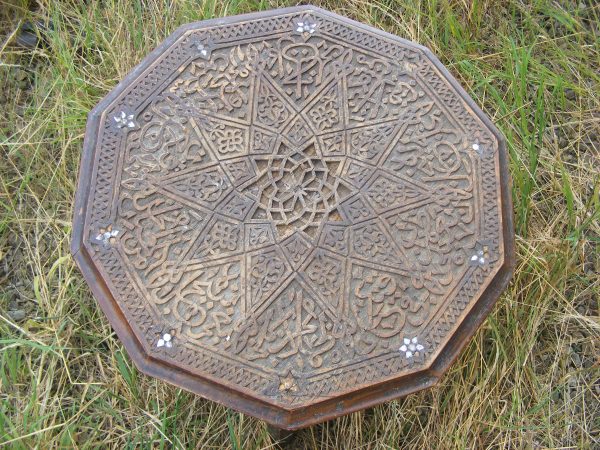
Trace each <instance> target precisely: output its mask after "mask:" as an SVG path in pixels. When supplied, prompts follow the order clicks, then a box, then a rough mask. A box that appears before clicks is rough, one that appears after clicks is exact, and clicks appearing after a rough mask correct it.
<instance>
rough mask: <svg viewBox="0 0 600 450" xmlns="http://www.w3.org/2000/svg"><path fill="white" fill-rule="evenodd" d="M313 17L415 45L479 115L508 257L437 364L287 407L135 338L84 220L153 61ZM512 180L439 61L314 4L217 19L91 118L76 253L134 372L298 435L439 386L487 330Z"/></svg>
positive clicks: (498, 282) (499, 281)
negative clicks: (120, 109)
mask: <svg viewBox="0 0 600 450" xmlns="http://www.w3.org/2000/svg"><path fill="white" fill-rule="evenodd" d="M308 12H314V13H317V14H319V15H321V16H328V17H329V18H332V19H335V20H336V21H338V22H342V23H345V24H346V25H349V26H351V27H353V28H355V29H357V30H359V31H366V32H369V33H371V34H375V35H379V36H382V37H385V38H386V39H388V40H394V41H396V42H399V43H401V44H403V45H409V46H411V47H413V48H414V49H415V50H417V51H419V52H420V53H421V54H422V55H424V56H425V57H426V58H428V59H429V61H430V62H431V63H432V64H433V65H434V66H435V68H436V69H437V70H438V71H439V72H440V74H441V75H442V76H443V77H444V78H445V79H446V80H447V81H448V83H449V84H450V85H451V86H452V88H453V89H454V90H455V93H456V94H457V95H459V96H460V98H461V99H462V100H463V101H464V102H465V103H466V105H467V106H468V108H470V109H471V110H472V111H473V113H474V114H475V115H477V116H478V118H479V119H480V120H481V121H482V122H483V124H484V125H485V126H486V127H487V128H488V129H489V131H490V132H491V133H492V134H493V135H494V137H495V139H496V141H497V151H496V165H497V169H496V170H497V175H498V180H499V185H500V186H499V188H500V204H501V211H500V214H499V218H498V219H499V221H500V222H501V227H502V239H503V250H504V252H503V254H501V255H499V257H500V258H501V259H502V264H501V265H500V266H499V268H498V270H497V272H496V274H495V275H494V276H493V278H492V279H491V281H489V283H488V284H487V285H486V286H485V289H484V290H483V292H482V293H481V295H480V296H479V298H478V300H475V299H473V300H472V303H474V304H473V305H472V306H471V308H470V310H469V311H468V313H467V315H466V316H465V317H464V318H463V320H462V321H461V322H460V324H459V325H458V327H457V328H456V329H455V330H454V332H453V333H452V336H451V337H450V338H449V339H448V340H447V342H446V344H445V345H444V346H443V348H442V349H441V350H440V351H438V353H437V355H435V357H434V358H432V360H431V363H430V364H429V366H428V367H426V368H425V369H423V370H421V371H418V372H415V373H412V374H409V375H406V376H402V377H398V378H393V377H390V379H387V380H385V381H383V382H379V383H375V384H365V385H359V386H356V388H355V389H354V390H352V391H350V392H347V393H345V394H343V395H339V396H335V397H332V398H329V399H325V400H320V401H318V402H316V403H314V404H312V405H310V406H300V407H292V408H286V407H284V406H281V405H278V404H276V403H272V402H269V401H265V400H264V399H260V398H256V397H253V396H252V395H251V393H249V392H247V391H244V390H243V389H239V388H237V387H236V386H235V385H227V384H225V383H219V382H217V381H215V380H214V379H211V378H210V377H199V376H198V375H197V374H191V373H190V372H188V371H186V370H184V369H182V368H181V367H178V366H175V365H173V364H169V363H168V362H166V361H161V360H158V359H157V358H155V357H153V356H150V355H149V354H148V352H147V350H146V349H145V348H144V345H143V344H142V343H141V342H140V339H139V338H138V337H137V336H136V333H135V332H134V330H133V328H132V324H131V323H130V322H129V321H128V319H127V317H126V316H125V315H124V314H123V312H122V311H121V309H120V307H119V306H118V305H117V302H116V300H115V298H114V297H113V294H112V293H111V288H110V284H109V283H108V282H107V281H106V280H105V274H103V273H102V269H101V268H100V267H98V266H97V265H96V264H95V262H94V261H93V259H92V257H91V249H90V247H89V243H88V242H87V241H86V239H85V236H87V235H88V234H89V230H88V226H89V224H88V223H86V214H87V208H88V199H89V197H90V189H91V185H90V180H91V179H92V175H93V171H94V161H95V157H96V150H97V138H98V136H99V130H100V128H101V126H102V123H103V120H104V119H105V118H106V114H107V111H108V109H109V108H110V106H111V104H112V103H113V102H114V101H115V99H117V98H119V96H120V95H121V94H122V93H123V92H124V91H125V90H126V88H127V87H128V86H130V85H131V84H132V83H134V82H135V81H136V80H137V79H138V78H139V77H140V76H141V75H142V74H143V73H144V72H145V71H146V70H147V69H148V68H149V67H150V66H152V64H153V63H154V61H155V60H156V59H157V58H158V57H160V56H161V55H162V54H163V53H164V52H165V50H167V49H168V48H169V47H171V46H172V45H173V44H174V43H175V42H177V41H178V40H179V39H180V38H181V37H182V36H184V35H185V34H186V33H188V32H190V31H192V30H197V29H201V28H204V27H211V26H217V25H225V24H230V23H236V22H239V21H243V20H254V19H263V18H268V17H272V16H279V15H283V14H291V13H308ZM508 180H509V174H508V161H507V152H506V144H505V141H504V138H503V137H502V135H501V134H500V133H499V131H498V130H497V129H496V128H495V126H494V125H493V124H492V123H491V122H490V121H489V119H488V118H487V117H486V116H485V114H484V113H483V112H482V111H481V110H480V109H479V108H478V107H477V105H476V104H475V103H474V102H473V100H472V99H471V98H470V97H469V96H468V94H467V93H466V92H465V91H464V90H463V89H462V88H461V87H460V86H459V84H458V83H457V82H456V80H455V79H454V78H453V77H452V75H451V74H450V73H449V72H448V71H447V70H446V69H445V68H444V66H443V65H442V64H441V62H440V61H439V60H438V59H437V58H436V57H435V56H434V55H433V54H432V53H431V52H430V51H429V50H428V49H427V48H425V47H422V46H420V45H417V44H414V43H412V42H408V41H405V40H403V39H401V38H398V37H397V36H393V35H391V34H388V33H385V32H383V31H380V30H377V29H374V28H372V27H369V26H366V25H363V24H360V23H358V22H355V21H352V20H350V19H347V18H344V17H341V16H338V15H335V14H333V13H330V12H328V11H325V10H322V9H319V8H316V7H313V6H300V7H294V8H284V9H279V10H273V11H267V12H262V13H254V14H248V15H244V16H235V17H230V18H226V19H213V20H208V21H203V22H198V23H192V24H188V25H184V26H182V27H180V28H179V29H177V30H176V31H175V32H174V33H173V34H171V35H170V36H169V37H168V38H167V39H166V40H165V41H164V42H163V43H162V44H161V45H160V46H159V47H158V48H157V49H155V50H154V51H153V52H151V53H150V54H149V55H148V56H147V57H146V58H145V59H144V60H143V61H142V63H141V64H139V65H138V66H137V67H136V68H135V69H134V70H133V71H132V72H131V73H130V74H129V75H128V76H127V77H126V78H125V79H124V80H123V81H122V82H121V83H119V85H118V86H117V87H116V88H115V89H114V90H113V91H111V93H109V94H108V95H107V96H106V97H105V98H104V99H103V100H102V101H101V102H100V103H99V104H98V105H97V106H96V107H95V108H94V109H93V110H92V112H91V113H90V114H89V116H88V124H87V128H86V137H85V142H84V151H83V157H82V161H81V166H80V173H79V182H78V190H77V195H76V199H75V213H74V227H73V236H72V246H71V251H72V254H73V256H74V258H75V260H76V262H77V264H78V265H79V267H80V269H81V271H82V273H83V275H84V278H85V279H86V281H87V282H88V284H89V285H90V287H91V289H92V292H93V294H94V296H95V297H96V298H97V300H98V302H99V303H100V306H101V308H102V310H103V311H104V313H105V314H106V315H107V317H108V318H109V321H110V323H111V325H112V326H113V328H114V329H115V331H116V333H117V335H118V336H119V338H120V339H121V341H122V342H123V344H124V346H125V348H126V349H127V351H128V353H129V354H130V356H131V357H132V359H133V360H134V362H135V364H136V366H137V367H138V368H139V369H140V370H141V371H142V372H144V373H146V374H149V375H152V376H155V377H158V378H161V379H164V380H167V381H169V382H171V383H173V384H176V385H178V386H180V387H182V388H184V389H187V390H190V391H192V392H195V393H197V394H200V395H202V396H204V397H206V398H209V399H211V400H214V401H216V402H219V403H221V404H223V405H226V406H229V407H232V408H234V409H237V410H240V411H242V412H244V413H247V414H249V415H252V416H255V417H259V418H261V419H264V420H266V421H267V422H269V423H271V424H273V425H275V426H278V427H281V428H285V429H298V428H302V427H304V426H308V425H311V424H314V423H318V422H321V421H324V420H328V419H331V418H334V417H337V416H340V415H343V414H348V413H350V412H353V411H357V410H360V409H363V408H367V407H370V406H374V405H376V404H379V403H381V402H384V401H388V400H391V399H394V398H398V397H402V396H405V395H407V394H409V393H412V392H415V391H418V390H420V389H423V388H426V387H429V386H431V385H433V384H434V383H435V382H437V381H438V380H439V378H440V377H441V376H442V374H443V373H444V372H445V371H446V370H447V369H448V367H449V366H450V365H451V363H452V362H453V361H454V360H455V359H456V357H457V356H458V354H459V353H460V351H461V349H462V348H463V347H464V346H465V345H466V343H467V342H468V340H469V339H470V337H471V336H472V335H473V334H474V333H475V331H476V330H477V328H478V327H479V326H480V325H481V323H482V322H483V320H484V319H485V317H486V316H487V314H489V312H490V310H491V308H492V307H493V305H494V303H495V301H496V299H497V298H498V297H499V295H500V293H501V292H502V291H503V290H504V289H505V287H506V285H507V284H508V282H509V280H510V277H511V275H512V271H513V269H514V238H513V225H512V205H511V198H510V186H509V181H508ZM92 252H93V251H92Z"/></svg>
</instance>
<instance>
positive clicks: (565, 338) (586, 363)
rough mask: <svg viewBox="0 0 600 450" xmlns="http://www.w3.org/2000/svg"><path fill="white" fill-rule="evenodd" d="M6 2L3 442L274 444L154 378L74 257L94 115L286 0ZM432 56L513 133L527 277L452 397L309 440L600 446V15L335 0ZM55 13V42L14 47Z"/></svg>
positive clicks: (543, 6)
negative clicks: (232, 26) (229, 22)
mask: <svg viewBox="0 0 600 450" xmlns="http://www.w3.org/2000/svg"><path fill="white" fill-rule="evenodd" d="M27 3H28V2H26V1H24V0H23V1H21V2H19V1H14V2H11V4H6V3H0V21H1V23H0V33H2V38H1V40H0V81H1V82H2V90H1V92H0V151H1V152H2V155H1V158H0V206H1V210H0V447H1V446H3V445H5V446H7V447H10V448H30V447H36V448H62V447H64V448H119V449H121V448H180V447H181V448H215V449H222V448H240V449H259V448H273V447H274V444H273V443H272V441H271V439H270V437H269V436H268V434H267V433H266V430H265V427H264V425H263V424H262V423H260V422H258V421H256V420H254V419H251V418H248V417H244V416H242V415H240V414H238V413H235V412H232V411H228V410H226V409H224V408H222V407H220V406H217V405H215V404H213V403H210V402H207V401H204V400H202V399H200V398H198V397H195V396H194V395H192V394H189V393H186V392H183V391H180V390H178V389H176V388H174V387H171V386H169V385H167V384H165V383H163V382H160V381H156V380H154V379H150V378H148V377H145V376H143V375H141V374H140V373H139V372H138V371H137V370H136V369H135V368H134V367H133V365H132V363H131V361H130V360H129V358H128V356H127V355H126V354H125V353H124V351H123V349H122V347H121V345H120V343H119V342H118V340H117V339H116V336H115V335H114V333H113V332H112V330H111V328H110V326H109V325H108V323H107V321H106V319H105V317H104V316H103V314H102V313H101V311H100V310H99V308H98V306H97V305H96V302H95V301H94V299H93V298H92V296H91V294H90V292H89V290H88V289H87V287H86V286H85V284H84V283H83V281H82V278H81V276H80V275H79V273H78V271H77V270H76V268H75V266H74V264H73V262H72V260H71V258H70V257H69V256H68V244H69V242H68V240H69V235H70V229H71V225H70V221H71V212H72V211H71V208H72V199H73V193H74V187H75V180H76V174H77V167H78V164H79V157H80V151H81V145H82V138H83V131H84V126H85V120H86V114H87V112H88V111H89V110H90V109H91V107H92V106H93V105H94V104H95V103H96V102H97V101H98V100H99V99H100V98H101V97H102V96H103V95H104V94H105V93H106V92H108V91H109V90H110V89H111V88H112V87H113V86H114V85H115V84H116V83H117V82H118V80H120V79H121V78H123V76H124V75H125V74H126V73H127V72H128V71H129V70H130V69H131V68H133V67H134V66H135V65H136V64H137V63H138V62H139V61H140V60H141V58H142V57H143V55H145V54H146V53H147V52H149V51H150V50H151V49H152V48H154V47H155V46H156V45H157V44H158V43H159V42H160V41H161V40H162V39H163V38H164V37H166V36H167V35H168V34H169V33H170V32H171V31H172V30H174V29H175V28H176V27H177V26H178V25H180V24H182V23H185V22H189V21H193V20H200V19H203V18H209V17H213V16H223V15H230V14H236V13H241V12H248V11H253V10H259V9H268V8H270V7H276V6H283V5H284V4H283V3H276V2H268V1H261V2H256V1H244V0H236V1H229V2H222V3H221V2H217V1H216V0H215V1H201V0H198V1H191V0H188V1H184V0H181V1H174V0H173V1H168V0H164V1H158V0H154V1H151V0H148V1H145V2H142V1H123V2H117V1H105V2H102V3H100V2H87V3H88V4H87V5H85V4H83V2H78V1H76V0H71V1H60V2H59V1H56V2H49V1H39V2H37V3H36V4H35V5H33V8H32V9H29V7H28V5H27ZM318 3H319V5H320V6H323V7H325V8H328V9H332V10H335V11H336V12H338V13H341V14H344V15H347V16H350V17H352V18H355V19H357V20H359V21H363V22H366V23H369V24H371V25H374V26H376V27H379V28H383V29H385V30H387V31H390V32H393V33H396V34H398V35H400V36H403V37H406V38H408V39H412V40H415V41H417V42H420V43H421V44H424V45H426V46H429V47H430V48H432V50H433V51H434V52H436V53H437V54H438V55H439V56H440V57H441V59H442V60H443V62H444V63H445V64H447V66H448V68H449V69H450V70H451V71H452V72H453V73H454V75H455V76H456V77H457V79H458V80H459V81H460V82H461V83H462V84H463V86H464V87H465V88H466V89H467V91H468V92H469V93H470V94H471V95H472V96H473V97H474V98H475V99H476V101H477V102H478V103H479V104H480V105H482V106H483V108H484V109H485V111H486V112H487V113H488V114H489V116H490V117H491V118H492V119H493V120H494V121H495V122H496V123H497V124H498V126H499V128H500V129H501V130H502V131H503V132H504V133H505V135H506V137H507V139H508V142H509V149H510V155H511V173H512V176H513V199H514V205H515V223H516V227H517V254H518V265H517V269H516V274H515V277H514V280H513V283H512V284H511V286H510V287H509V289H508V290H507V292H506V293H505V294H504V295H503V296H502V298H501V299H500V300H499V302H498V305H497V307H496V309H495V310H494V312H493V314H492V315H491V316H490V317H489V319H488V320H487V321H486V322H485V324H484V326H483V327H482V329H481V330H480V331H479V332H478V333H477V335H476V336H475V338H474V339H473V341H472V342H471V343H470V345H469V346H468V348H467V349H466V351H465V352H464V353H463V354H462V356H461V357H460V359H459V360H458V361H457V363H456V364H455V365H454V366H453V368H452V369H451V371H450V372H449V373H448V374H447V376H446V377H445V378H444V379H443V381H442V382H441V384H439V385H438V386H437V387H435V388H433V389H431V390H428V391H425V392H421V393H419V394H416V395H412V396H410V397H408V398H406V399H404V400H400V401H395V402H391V403H389V404H385V405H381V406H379V407H377V408H374V409H372V410H368V411H364V412H361V413H356V414H353V415H351V416H348V417H343V418H341V419H339V420H337V421H333V422H330V423H326V424H323V425H320V426H316V427H312V428H309V429H306V430H304V431H301V432H300V433H299V434H298V436H297V437H296V438H295V440H294V442H293V447H297V448H329V449H367V448H368V449H386V448H415V449H423V448H439V449H451V448H458V449H462V448H477V449H479V448H590V449H591V448H599V447H600V435H599V433H600V382H599V378H600V367H599V355H600V352H599V346H600V340H599V339H598V338H599V336H600V322H599V318H598V294H599V290H600V282H599V277H598V273H599V271H600V256H599V252H598V245H599V236H600V225H599V218H600V200H599V193H600V175H599V174H600V98H599V96H600V89H599V88H600V75H599V74H600V53H599V50H600V31H599V28H600V25H599V24H600V20H599V19H600V9H599V7H598V6H597V5H596V6H594V3H595V2H593V1H588V2H567V1H545V0H538V1H535V2H531V3H529V2H525V1H521V0H506V1H500V0H497V1H481V0H479V1H472V2H471V1H465V0H422V1H419V0H410V1H406V2H404V1H399V0H375V1H361V0H350V1H344V2H342V1H333V0H332V1H325V2H318ZM27 21H33V22H36V21H39V22H40V23H41V24H42V25H43V26H42V27H41V28H38V29H39V30H41V31H40V33H41V34H40V36H39V38H40V39H41V41H42V44H41V45H40V46H38V47H37V48H35V49H28V48H24V47H19V46H17V45H16V41H17V38H18V37H19V35H20V34H19V27H20V26H22V25H23V24H24V23H25V22H27Z"/></svg>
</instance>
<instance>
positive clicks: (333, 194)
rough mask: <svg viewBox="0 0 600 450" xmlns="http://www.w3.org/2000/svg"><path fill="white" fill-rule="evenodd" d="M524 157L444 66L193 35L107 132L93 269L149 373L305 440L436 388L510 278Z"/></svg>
mask: <svg viewBox="0 0 600 450" xmlns="http://www.w3.org/2000/svg"><path fill="white" fill-rule="evenodd" d="M509 195H510V193H509V189H508V172H507V155H506V149H505V143H504V140H503V138H502V137H501V135H500V133H499V132H498V130H497V129H496V128H495V127H494V126H493V125H492V123H491V122H490V121H489V119H487V118H486V117H485V115H484V114H483V113H482V112H481V110H480V109H479V108H478V107H477V106H476V105H475V104H474V102H473V101H472V100H471V99H470V98H469V97H468V96H467V94H466V93H465V92H464V91H463V90H462V89H461V88H460V87H459V85H458V84H457V82H456V81H455V80H454V78H452V76H451V75H450V74H449V73H448V71H447V70H446V69H445V68H444V67H443V66H442V65H441V63H440V62H439V61H438V60H437V59H436V58H435V57H434V56H433V55H432V54H431V52H429V51H428V50H427V49H425V48H424V47H421V46H419V45H417V44H414V43H411V42H408V41H405V40H403V39H400V38H398V37H396V36H392V35H390V34H387V33H384V32H382V31H379V30H376V29H373V28H371V27H368V26H365V25H362V24H359V23H356V22H353V21H351V20H349V19H346V18H344V17H340V16H338V15H335V14H333V13H330V12H327V11H324V10H321V9H318V8H315V7H312V6H303V7H296V8H289V9H281V10H275V11H269V12H265V13H260V14H251V15H245V16H237V17H231V18H227V19H219V20H210V21H205V22H200V23H195V24H190V25H186V26H183V27H181V28H179V29H178V30H177V31H176V32H175V33H174V34H173V35H172V36H171V37H169V38H168V39H167V41H166V42H164V43H163V44H162V45H161V46H160V47H159V48H157V49H156V50H155V51H153V52H152V53H151V54H150V55H149V56H148V57H147V58H146V59H145V60H144V61H143V62H142V63H141V64H140V65H139V66H138V67H137V68H136V69H135V70H134V71H133V72H132V73H131V74H130V75H129V76H127V78H126V79H125V80H124V81H123V82H122V83H120V84H119V85H118V86H117V87H116V88H115V89H114V90H113V91H112V92H111V93H110V94H109V95H108V96H107V97H106V98H105V99H104V100H102V101H101V102H100V103H99V105H98V106H97V107H96V108H95V109H94V110H93V111H92V112H91V113H90V116H89V121H88V128H87V132H86V140H85V149H84V154H83V159H82V163H81V172H80V179H79V187H78V191H77V198H76V207H75V209H76V211H75V218H74V232H73V245H72V248H73V254H74V256H75V258H76V260H77V262H78V264H79V266H80V268H81V270H82V272H83V274H84V276H85V278H86V280H87V282H88V283H89V285H90V287H91V289H92V291H93V293H94V294H95V296H96V298H97V299H98V301H99V302H100V305H101V306H102V308H103V310H104V312H105V313H106V315H107V316H108V318H109V320H110V322H111V324H112V326H113V327H114V329H115V330H116V332H117V334H118V336H119V337H120V339H121V340H122V341H123V343H124V345H125V347H126V349H127V351H128V352H129V354H130V355H131V357H132V358H133V360H134V361H135V363H136V364H137V366H138V367H139V368H140V370H142V371H143V372H145V373H147V374H150V375H153V376H156V377H159V378H162V379H164V380H166V381H169V382H171V383H174V384H176V385H178V386H181V387H183V388H185V389H188V390H191V391H193V392H196V393H198V394H200V395H202V396H204V397H207V398H209V399H212V400H215V401H217V402H220V403H222V404H225V405H227V406H229V407H232V408H235V409H238V410H240V411H243V412H245V413H248V414H251V415H253V416H256V417H259V418H262V419H264V420H266V421H268V422H269V423H271V424H274V425H276V426H279V427H282V428H288V429H295V428H300V427H303V426H306V425H309V424H312V423H316V422H320V421H323V420H326V419H330V418H332V417H336V416H339V415H341V414H346V413H349V412H352V411H356V410H358V409H361V408H365V407H368V406H372V405H375V404H377V403H380V402H382V401H386V400H390V399H393V398H397V397H400V396H403V395H406V394H408V393H410V392H414V391H417V390H419V389H422V388H425V387H427V386H431V385H432V384H434V383H435V382H436V381H437V380H438V379H439V377H440V376H441V374H442V373H443V372H444V371H445V370H446V369H447V368H448V366H449V365H450V364H451V362H452V361H453V360H454V358H455V357H456V356H457V355H458V353H459V351H460V350H461V348H462V347H463V346H464V344H465V343H466V342H467V340H468V339H469V338H470V337H471V336H472V335H473V333H474V332H475V330H476V329H477V327H478V326H479V325H480V324H481V322H482V321H483V319H484V318H485V316H486V315H487V313H488V312H489V311H490V309H491V307H492V306H493V303H494V301H495V300H496V299H497V297H498V296H499V294H500V292H501V291H502V290H503V289H504V287H505V286H506V284H507V283H508V280H509V278H510V275H511V272H512V266H513V259H514V258H513V236H512V233H513V231H512V213H511V205H510V198H509Z"/></svg>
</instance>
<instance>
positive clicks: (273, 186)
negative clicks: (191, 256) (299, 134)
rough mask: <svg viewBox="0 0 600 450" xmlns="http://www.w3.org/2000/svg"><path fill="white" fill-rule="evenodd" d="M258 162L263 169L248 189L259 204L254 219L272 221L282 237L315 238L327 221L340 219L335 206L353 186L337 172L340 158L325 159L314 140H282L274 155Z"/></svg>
mask: <svg viewBox="0 0 600 450" xmlns="http://www.w3.org/2000/svg"><path fill="white" fill-rule="evenodd" d="M256 162H257V165H258V166H259V167H264V170H263V172H262V174H261V176H260V177H259V178H258V179H257V180H256V181H255V183H253V184H252V185H251V186H249V188H248V190H247V192H249V193H250V194H249V195H254V196H255V197H256V200H257V202H258V205H259V206H258V209H257V211H256V213H255V216H254V218H257V219H268V220H270V221H271V222H272V223H273V224H274V225H275V227H276V229H277V233H278V235H279V237H280V238H283V237H286V236H288V235H290V234H292V233H294V232H295V231H303V232H304V233H306V234H307V235H308V236H310V237H311V238H314V237H315V236H316V234H317V232H318V230H319V227H320V226H321V225H322V224H323V223H325V221H327V220H332V221H336V220H340V215H339V213H338V212H337V210H336V208H337V205H338V204H339V202H340V201H342V200H343V199H344V198H346V197H347V196H348V194H349V193H350V189H349V188H348V187H346V186H345V185H344V183H343V182H341V181H340V180H339V178H338V177H337V175H336V174H337V172H338V170H339V169H340V161H339V160H336V159H329V160H328V159H327V158H325V159H324V158H322V156H320V155H319V154H318V152H317V150H316V147H315V145H314V144H313V143H312V142H308V143H305V144H303V145H300V146H292V145H291V144H286V143H284V142H282V143H281V144H280V146H279V148H278V151H277V152H276V153H275V154H274V155H272V156H269V157H266V158H261V159H257V160H256Z"/></svg>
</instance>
